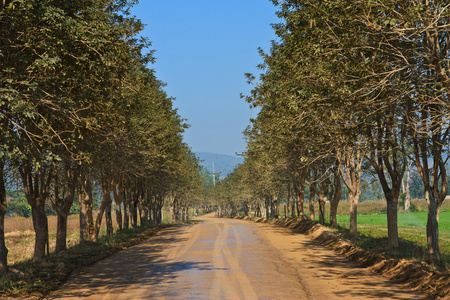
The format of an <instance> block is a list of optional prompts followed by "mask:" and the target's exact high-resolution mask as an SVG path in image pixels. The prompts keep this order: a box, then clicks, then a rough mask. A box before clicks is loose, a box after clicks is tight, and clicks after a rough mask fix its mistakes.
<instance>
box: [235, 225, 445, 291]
mask: <svg viewBox="0 0 450 300" xmlns="http://www.w3.org/2000/svg"><path fill="white" fill-rule="evenodd" d="M238 219H240V218H238ZM242 219H246V220H253V221H255V222H258V223H270V224H274V225H278V226H282V227H286V228H289V229H291V230H292V231H294V232H297V233H302V234H306V235H307V236H308V237H309V238H311V239H312V240H313V241H314V242H316V243H318V244H320V245H322V246H325V247H327V248H329V249H333V250H334V251H335V252H336V253H339V254H341V255H344V256H345V257H347V258H348V259H349V260H351V261H355V262H357V263H358V264H359V265H360V266H361V267H363V268H367V269H370V270H371V271H373V272H376V273H378V274H380V275H382V276H384V277H386V278H388V279H390V280H392V281H394V282H396V283H400V284H404V285H406V286H409V287H410V288H411V289H412V290H414V291H418V292H421V293H424V294H426V295H428V296H429V297H432V298H437V299H450V274H449V273H448V272H447V273H443V272H439V271H435V270H432V268H431V267H430V266H428V265H426V264H424V263H420V262H413V261H408V260H404V259H392V258H388V257H386V256H384V255H382V254H378V253H373V252H370V251H367V250H364V249H362V248H360V247H357V246H355V245H354V244H352V243H351V242H350V241H348V240H346V239H344V238H343V237H342V236H341V235H340V234H339V233H338V232H336V231H333V230H332V229H329V228H327V227H325V226H322V225H321V224H319V223H317V222H315V221H311V220H309V219H302V218H286V219H262V218H249V217H245V218H242Z"/></svg>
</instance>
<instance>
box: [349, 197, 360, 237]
mask: <svg viewBox="0 0 450 300" xmlns="http://www.w3.org/2000/svg"><path fill="white" fill-rule="evenodd" d="M348 198H349V201H350V234H351V235H356V234H357V233H358V202H359V196H357V195H355V194H354V193H350V191H349V193H348Z"/></svg>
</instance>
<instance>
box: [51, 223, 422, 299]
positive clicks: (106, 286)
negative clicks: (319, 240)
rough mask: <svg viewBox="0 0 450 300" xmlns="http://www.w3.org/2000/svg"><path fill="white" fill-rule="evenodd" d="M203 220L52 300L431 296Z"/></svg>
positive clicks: (327, 255) (98, 269)
mask: <svg viewBox="0 0 450 300" xmlns="http://www.w3.org/2000/svg"><path fill="white" fill-rule="evenodd" d="M198 221H199V222H198V223H197V224H194V225H188V226H180V227H172V228H167V229H164V230H162V231H160V232H159V233H158V234H157V235H156V236H154V237H152V238H151V239H150V240H148V241H147V242H145V243H143V244H140V245H137V246H134V247H131V248H129V249H127V250H124V251H121V252H119V253H116V254H115V255H113V256H111V257H110V258H108V259H105V260H103V261H101V262H99V263H98V264H96V265H94V266H92V267H90V268H88V269H87V270H85V271H84V272H83V273H80V274H77V275H75V276H73V277H72V278H71V279H70V280H69V281H68V282H67V283H66V284H64V285H63V286H62V287H61V289H60V290H58V291H56V292H55V293H53V294H51V295H50V296H49V297H48V299H80V298H82V299H105V300H106V299H317V300H322V299H340V300H343V299H396V300H398V299H415V300H419V299H427V298H426V297H424V296H423V295H420V294H416V293H414V292H412V291H410V290H409V289H408V288H405V287H401V286H399V285H396V284H393V283H392V282H389V281H388V280H386V279H384V278H383V277H381V276H379V275H376V274H374V273H372V272H370V271H368V270H365V269H362V268H360V267H358V266H357V265H356V264H355V263H352V262H349V261H348V260H347V259H345V258H343V257H341V256H339V255H337V254H335V253H334V252H333V251H331V250H328V249H325V248H323V247H321V246H319V245H316V244H314V243H313V242H312V241H311V240H310V239H309V238H308V237H306V236H304V235H301V234H294V233H292V232H291V231H290V230H289V229H284V228H281V227H275V226H273V225H270V224H261V223H253V222H249V221H242V220H234V219H218V218H214V217H213V216H212V215H207V216H203V217H198Z"/></svg>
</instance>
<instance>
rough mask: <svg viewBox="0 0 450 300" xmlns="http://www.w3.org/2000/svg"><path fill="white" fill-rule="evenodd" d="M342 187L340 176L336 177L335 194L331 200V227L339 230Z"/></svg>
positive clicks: (336, 175)
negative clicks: (338, 213)
mask: <svg viewBox="0 0 450 300" xmlns="http://www.w3.org/2000/svg"><path fill="white" fill-rule="evenodd" d="M341 194H342V185H341V178H340V175H339V174H335V175H334V194H333V197H331V198H330V223H331V226H332V227H334V228H337V209H338V205H339V201H340V200H341Z"/></svg>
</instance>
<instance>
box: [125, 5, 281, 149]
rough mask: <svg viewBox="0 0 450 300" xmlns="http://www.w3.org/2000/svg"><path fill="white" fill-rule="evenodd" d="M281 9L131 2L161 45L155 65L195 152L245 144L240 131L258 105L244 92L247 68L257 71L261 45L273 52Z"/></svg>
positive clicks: (154, 45)
mask: <svg viewBox="0 0 450 300" xmlns="http://www.w3.org/2000/svg"><path fill="white" fill-rule="evenodd" d="M276 10H277V9H276V7H274V5H273V4H272V2H270V1H269V0H141V1H140V3H139V4H138V5H137V6H135V7H134V8H133V10H132V14H133V15H135V16H136V17H138V18H139V19H141V20H142V21H143V23H144V24H147V26H146V27H145V30H144V31H143V32H142V35H143V36H146V37H148V38H149V40H150V41H151V42H152V49H154V50H156V54H155V57H156V58H157V60H156V63H155V64H154V65H152V66H150V67H151V68H153V69H155V70H156V75H157V77H158V78H159V79H160V80H161V81H163V82H165V83H167V86H166V87H165V91H166V92H167V94H168V95H169V96H171V97H175V98H176V100H175V102H174V106H175V107H176V108H178V113H179V115H181V117H182V118H185V119H187V123H188V124H190V125H191V127H190V128H189V129H188V130H187V132H186V133H185V134H184V138H185V142H187V143H188V144H189V146H190V147H191V148H192V150H193V151H194V152H212V153H219V154H228V155H234V153H235V152H242V151H244V150H245V140H244V138H243V134H242V131H243V130H244V129H245V128H246V127H247V126H248V125H249V123H250V122H249V119H250V118H251V117H256V115H257V111H255V110H251V109H250V108H249V105H248V104H247V103H246V102H245V101H244V99H241V98H240V96H239V95H240V93H243V94H247V93H248V92H249V91H250V90H251V86H249V85H248V84H247V83H246V78H245V76H244V73H254V74H259V73H260V71H259V70H258V69H257V65H258V64H260V63H261V62H262V59H261V57H260V56H259V54H258V50H257V49H258V47H261V48H262V49H264V50H265V51H266V52H268V51H269V49H270V42H271V40H274V39H275V34H274V32H273V29H272V27H271V26H270V24H271V23H277V22H278V18H277V16H276V15H275V12H276Z"/></svg>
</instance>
